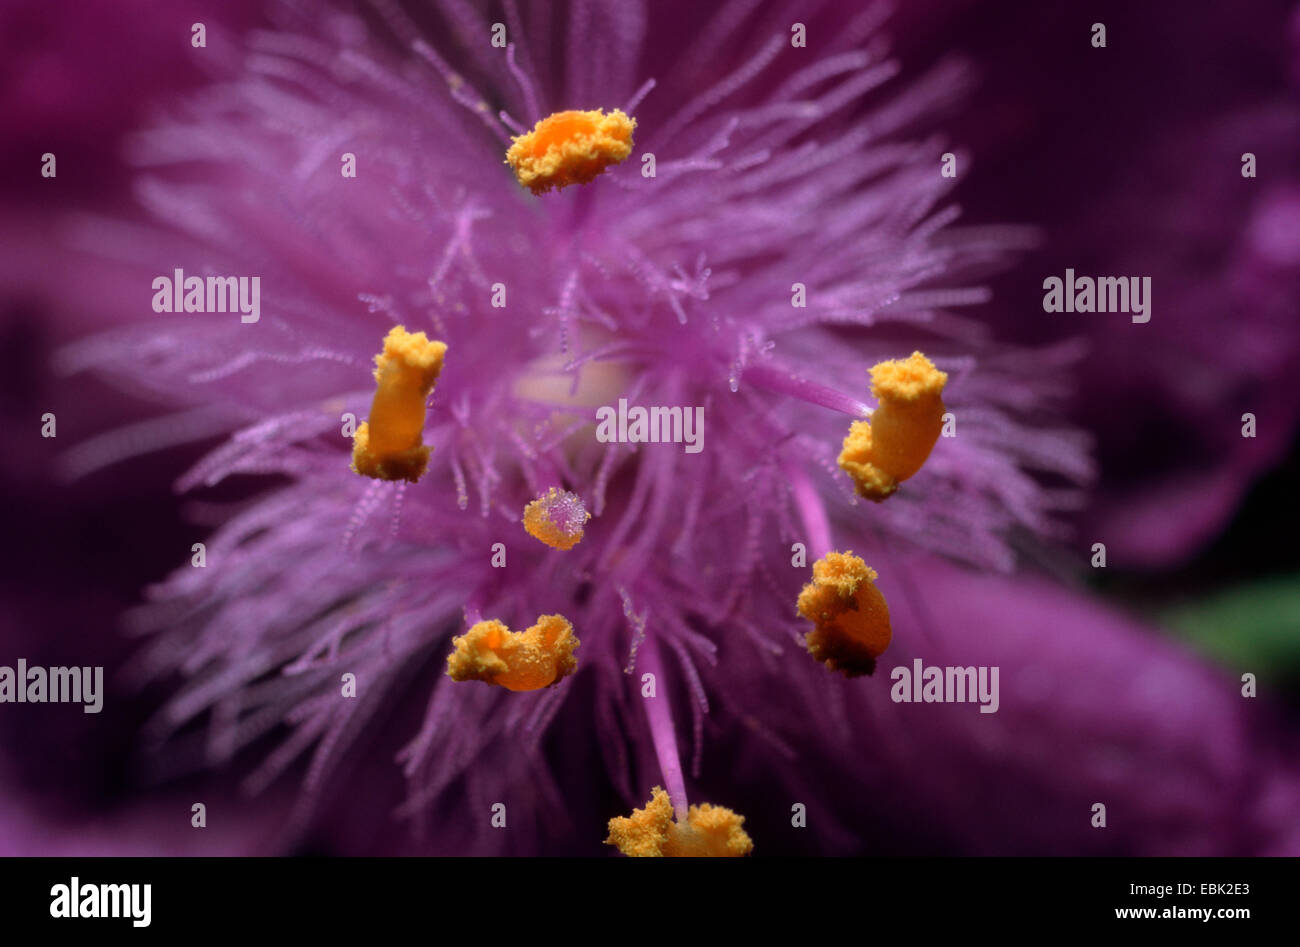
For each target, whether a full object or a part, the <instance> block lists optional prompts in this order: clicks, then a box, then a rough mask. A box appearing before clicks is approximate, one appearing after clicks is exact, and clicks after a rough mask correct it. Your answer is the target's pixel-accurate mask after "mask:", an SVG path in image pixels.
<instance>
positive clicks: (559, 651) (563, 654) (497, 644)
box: [447, 615, 580, 691]
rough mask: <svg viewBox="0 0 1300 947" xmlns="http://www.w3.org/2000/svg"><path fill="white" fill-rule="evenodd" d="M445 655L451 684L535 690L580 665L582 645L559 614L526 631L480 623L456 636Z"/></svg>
mask: <svg viewBox="0 0 1300 947" xmlns="http://www.w3.org/2000/svg"><path fill="white" fill-rule="evenodd" d="M451 643H452V645H453V646H454V647H455V649H456V650H454V651H453V652H452V653H451V654H449V655H448V656H447V676H448V677H450V678H451V679H452V680H453V681H483V682H484V683H487V684H496V685H497V686H498V687H504V688H505V689H506V690H509V691H535V690H540V689H541V688H543V687H549V686H551V685H552V684H557V683H559V681H560V680H561V679H562V678H564V677H567V676H568V675H570V674H572V673H573V671H574V669H575V668H577V666H578V659H577V658H576V657H574V655H573V652H574V650H575V649H577V647H578V645H579V644H580V642H579V641H578V638H577V636H576V635H575V634H574V633H573V626H572V625H570V624H569V622H568V620H567V619H566V618H565V617H564V616H563V615H542V616H541V617H540V618H538V619H537V624H535V625H533V626H532V627H531V628H529V629H528V630H527V631H511V630H510V629H509V628H507V627H506V626H505V625H503V624H502V623H501V622H499V621H495V620H493V621H481V622H479V623H478V624H476V625H474V626H473V627H472V628H470V630H469V631H467V632H465V634H463V635H461V636H460V637H457V638H453V639H452V642H451Z"/></svg>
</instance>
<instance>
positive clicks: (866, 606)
mask: <svg viewBox="0 0 1300 947" xmlns="http://www.w3.org/2000/svg"><path fill="white" fill-rule="evenodd" d="M876 578H877V575H876V571H875V570H874V569H872V568H871V567H870V566H868V565H867V564H866V563H865V562H863V561H862V559H861V558H859V557H858V556H855V555H853V553H852V552H851V551H850V552H830V553H827V554H826V555H825V556H824V557H822V558H821V559H818V560H817V562H815V563H813V580H812V582H810V583H808V584H807V585H805V586H804V587H803V591H801V592H800V593H799V602H798V608H799V614H800V615H802V616H803V617H804V618H807V619H808V620H809V621H811V622H812V623H813V629H812V631H810V632H808V634H807V635H806V636H805V639H804V640H805V643H806V645H807V647H808V652H809V653H810V654H811V655H812V656H813V658H814V659H815V660H817V661H819V662H821V663H822V664H825V665H826V667H828V668H829V669H830V670H832V671H842V672H843V673H844V674H845V675H846V676H848V677H857V676H859V675H863V674H871V673H872V672H873V671H874V670H875V669H876V658H878V657H879V656H880V655H882V654H884V652H885V649H886V648H888V647H889V642H890V639H891V638H892V636H893V632H892V631H891V629H890V624H889V605H888V604H887V603H886V602H885V597H884V596H883V595H881V594H880V590H879V589H878V588H876V585H875V580H876Z"/></svg>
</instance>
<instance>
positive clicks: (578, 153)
mask: <svg viewBox="0 0 1300 947" xmlns="http://www.w3.org/2000/svg"><path fill="white" fill-rule="evenodd" d="M634 128H636V119H634V118H630V117H629V116H627V115H624V114H623V112H621V111H620V110H619V109H614V111H612V112H610V113H609V114H608V115H606V114H605V113H604V112H603V111H602V110H601V109H593V110H592V111H590V112H572V111H570V112H556V113H555V114H554V115H548V116H546V118H544V119H542V120H541V121H540V122H538V123H537V124H536V125H534V126H533V130H532V131H530V132H526V133H524V134H522V135H517V136H515V138H514V144H512V145H511V146H510V150H509V151H507V152H506V164H508V165H510V167H511V168H512V169H514V172H515V177H516V178H518V179H519V183H520V184H522V185H523V186H524V187H526V188H528V189H529V190H531V191H532V192H533V193H534V194H541V193H542V192H544V191H549V190H550V189H551V188H553V187H554V188H557V189H558V188H563V187H568V186H569V185H570V184H586V183H587V182H588V181H590V180H591V179H592V178H594V177H595V176H596V175H598V174H600V173H601V172H602V171H604V170H605V168H607V167H609V166H610V165H611V164H617V163H618V162H620V161H622V160H623V159H624V158H626V157H627V156H628V155H630V154H631V153H632V129H634Z"/></svg>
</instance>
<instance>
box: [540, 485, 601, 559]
mask: <svg viewBox="0 0 1300 947" xmlns="http://www.w3.org/2000/svg"><path fill="white" fill-rule="evenodd" d="M589 519H591V514H590V513H588V512H587V508H586V507H585V506H584V505H583V503H582V497H580V496H578V495H577V494H576V493H569V492H568V491H566V490H561V489H559V488H558V487H551V488H550V489H549V490H547V491H546V492H545V493H544V494H542V495H541V496H540V497H538V498H537V499H536V500H534V501H533V502H532V503H529V504H528V505H527V506H526V507H524V529H526V530H528V535H530V536H533V537H535V538H537V539H540V540H541V541H542V542H544V543H546V545H548V546H550V547H551V548H552V549H572V548H573V547H574V546H576V545H578V543H579V542H580V541H581V540H582V528H583V526H585V525H586V523H587V520H589Z"/></svg>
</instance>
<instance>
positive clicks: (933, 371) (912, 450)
mask: <svg viewBox="0 0 1300 947" xmlns="http://www.w3.org/2000/svg"><path fill="white" fill-rule="evenodd" d="M947 383H948V376H947V375H946V374H945V373H944V372H941V371H939V370H938V369H937V368H935V367H934V363H933V362H931V361H930V360H929V359H928V358H926V357H925V356H924V355H922V354H921V353H920V352H913V353H912V355H911V357H910V358H906V359H897V360H893V361H887V362H880V363H879V364H877V365H875V366H874V367H873V368H872V369H871V393H872V394H873V395H874V396H875V397H876V399H877V400H878V401H879V403H880V406H879V407H878V408H876V410H875V413H874V414H872V416H871V420H870V421H854V422H853V424H852V425H851V426H850V427H849V433H848V435H847V436H846V437H845V438H844V447H843V449H842V450H841V451H840V457H839V464H840V468H841V469H842V470H843V471H844V472H845V473H847V474H848V475H849V476H850V477H852V478H853V482H854V483H855V484H856V485H857V488H858V493H859V494H860V495H862V496H864V497H866V498H867V499H868V500H875V501H876V502H877V503H878V502H880V501H881V500H884V499H885V498H886V497H889V496H891V495H893V493H894V491H896V490H897V489H898V484H899V483H900V482H901V481H903V480H906V479H907V478H908V477H910V476H912V475H913V474H915V473H916V472H917V471H918V470H920V469H921V465H922V464H924V463H925V460H926V458H927V457H929V456H930V451H932V450H933V449H934V445H935V442H936V441H937V440H938V439H939V433H940V432H941V431H942V430H943V414H944V407H943V399H942V397H940V396H941V395H942V394H943V387H944V385H946V384H947Z"/></svg>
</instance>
